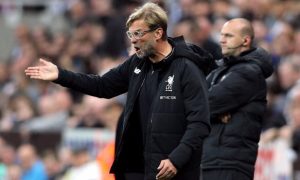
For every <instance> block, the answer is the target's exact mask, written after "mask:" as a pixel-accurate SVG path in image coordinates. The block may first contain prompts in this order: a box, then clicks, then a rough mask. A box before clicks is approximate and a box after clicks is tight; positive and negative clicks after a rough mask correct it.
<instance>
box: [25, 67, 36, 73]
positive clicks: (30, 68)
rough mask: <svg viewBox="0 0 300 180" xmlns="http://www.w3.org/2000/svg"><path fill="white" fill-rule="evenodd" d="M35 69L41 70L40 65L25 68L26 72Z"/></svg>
mask: <svg viewBox="0 0 300 180" xmlns="http://www.w3.org/2000/svg"><path fill="white" fill-rule="evenodd" d="M35 70H39V67H37V66H33V67H28V68H26V69H25V72H26V71H35Z"/></svg>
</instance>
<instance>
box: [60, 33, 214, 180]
mask: <svg viewBox="0 0 300 180" xmlns="http://www.w3.org/2000/svg"><path fill="white" fill-rule="evenodd" d="M169 41H170V43H171V44H172V46H173V47H174V52H173V53H172V55H171V56H172V58H168V59H171V60H169V61H166V62H164V65H163V68H162V70H161V71H160V73H159V86H158V87H159V88H158V90H157V94H156V95H155V96H154V97H153V98H154V100H153V103H152V106H151V107H152V112H151V118H150V121H149V123H148V126H147V141H146V142H147V143H146V145H145V147H143V144H142V139H141V138H142V135H141V130H140V129H141V127H140V126H139V123H138V122H139V120H138V119H137V113H136V110H137V108H136V101H137V97H138V94H139V90H140V88H141V86H142V85H143V83H144V79H145V72H147V68H150V67H149V65H148V64H149V60H146V59H140V58H138V57H137V56H136V55H133V56H132V57H130V58H129V59H128V60H127V61H125V62H124V63H123V64H121V65H120V66H118V67H116V68H114V69H112V70H110V71H109V72H108V73H106V74H105V75H103V76H102V77H100V76H97V75H84V74H79V73H72V72H70V71H66V70H63V69H59V78H58V79H57V80H56V81H55V82H56V83H59V84H61V85H63V86H66V87H70V88H72V89H75V90H78V91H80V92H83V93H85V94H89V95H92V96H97V97H104V98H111V97H114V96H117V95H119V94H122V93H125V92H128V94H127V102H126V107H125V110H124V114H123V120H122V132H121V134H120V140H119V143H118V144H117V152H116V157H115V161H114V163H113V166H112V169H111V171H112V172H114V173H120V172H143V171H144V170H145V177H146V178H145V179H151V180H153V179H155V176H156V174H157V173H158V170H157V167H158V165H159V163H160V161H161V160H162V159H167V158H169V159H170V160H171V161H172V163H173V164H174V165H175V166H176V168H177V169H178V170H179V171H178V174H177V176H176V178H174V179H181V180H185V179H190V180H192V179H198V177H199V166H200V162H201V159H200V158H201V150H202V141H203V139H204V138H205V137H206V136H207V135H208V134H209V131H210V123H209V107H208V94H207V85H206V81H205V75H204V73H203V71H207V69H206V65H207V59H206V58H205V56H203V57H200V56H199V55H197V54H195V53H193V52H192V51H191V48H190V47H188V46H187V45H186V44H185V43H183V41H182V39H173V40H172V39H169ZM193 48H195V47H193ZM200 68H203V71H202V70H200ZM170 78H171V79H170ZM172 78H173V80H172ZM144 149H145V151H144ZM143 152H144V153H145V154H143ZM144 157H145V159H144ZM144 162H145V164H144ZM144 165H145V166H144Z"/></svg>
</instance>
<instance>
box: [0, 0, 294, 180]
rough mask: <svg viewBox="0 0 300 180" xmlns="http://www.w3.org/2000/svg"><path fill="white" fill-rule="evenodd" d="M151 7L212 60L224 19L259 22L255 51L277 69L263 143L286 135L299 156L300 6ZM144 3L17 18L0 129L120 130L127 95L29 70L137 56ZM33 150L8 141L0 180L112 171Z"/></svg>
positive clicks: (102, 68)
mask: <svg viewBox="0 0 300 180" xmlns="http://www.w3.org/2000/svg"><path fill="white" fill-rule="evenodd" d="M9 2H11V3H13V1H6V4H4V3H2V4H1V13H2V14H3V15H5V13H10V12H9V11H10V9H11V10H15V9H14V8H7V7H13V6H14V4H9ZM154 2H157V3H159V4H160V5H161V6H163V7H164V8H165V9H166V10H167V12H168V15H169V23H170V24H169V29H168V33H169V36H178V35H184V37H185V39H186V41H189V42H192V43H195V44H197V45H199V46H200V47H203V48H204V49H206V50H207V51H209V52H210V53H211V54H212V55H213V56H214V58H215V59H219V58H221V52H220V48H219V45H218V38H219V35H220V34H219V32H220V28H221V26H222V25H223V23H224V22H225V21H227V20H228V19H231V18H234V17H244V18H247V19H249V20H250V21H251V22H252V23H253V26H254V30H255V42H256V45H258V46H261V47H263V48H265V49H267V50H268V51H269V52H270V53H271V55H272V62H273V65H274V67H275V73H274V74H273V76H272V77H271V78H269V79H268V110H267V113H266V117H265V121H264V122H263V132H262V136H264V134H265V133H266V134H268V138H265V139H267V140H269V141H272V140H273V139H276V138H278V137H284V138H285V139H286V140H287V141H288V142H290V147H291V148H292V149H293V150H294V151H295V152H296V154H299V155H300V88H299V87H300V81H299V79H300V21H299V19H300V2H299V1H297V0H251V1H249V0H161V1H159V0H155V1H154ZM142 3H143V0H122V1H117V0H64V1H63V0H61V1H58V0H56V1H50V2H49V3H47V4H45V8H44V9H43V10H42V11H40V12H38V13H37V15H38V16H40V17H42V18H40V21H37V22H36V24H35V25H34V26H29V25H28V24H26V23H23V22H22V21H20V22H19V23H18V24H17V25H16V26H15V28H14V37H13V38H14V40H15V44H14V47H13V48H12V49H11V53H10V56H9V58H8V59H2V60H0V132H2V133H5V132H18V133H25V134H26V133H30V132H40V133H43V132H57V133H61V132H62V131H64V129H66V128H82V127H84V128H107V129H110V130H111V131H115V128H116V123H117V121H118V118H119V115H120V114H121V112H122V108H123V105H124V102H125V98H126V95H122V96H119V97H116V98H114V99H110V100H106V99H98V98H93V97H90V96H86V95H82V94H80V93H78V92H76V91H72V90H69V89H66V88H62V87H59V86H57V85H55V84H53V83H50V82H42V81H32V80H30V79H29V78H27V77H25V75H24V69H25V68H26V67H28V66H30V65H33V64H35V63H38V59H39V58H40V57H43V58H45V59H47V60H50V61H52V62H54V63H55V64H56V65H58V66H60V67H63V68H66V69H69V70H73V71H76V72H81V73H92V74H99V75H101V74H103V73H105V72H107V71H108V70H109V69H110V68H112V67H114V66H117V65H118V64H120V63H121V62H123V61H125V60H126V58H127V57H128V56H129V55H130V54H131V53H132V51H131V47H130V42H129V40H128V39H127V37H126V28H125V22H126V19H127V16H128V15H129V14H130V13H131V12H132V10H133V9H135V8H136V7H137V6H139V5H141V4H142ZM22 13H24V14H25V13H30V12H26V11H22ZM35 13H36V12H35ZM59 22H60V23H61V22H63V23H62V24H63V28H56V25H57V26H58V24H59ZM60 25H61V24H60ZM4 43H5V42H4ZM271 131H272V136H270V132H271ZM36 152H37V151H36V149H35V145H34V144H24V145H22V146H19V147H13V146H12V145H10V143H9V142H6V141H5V139H3V138H2V139H1V141H0V179H3V178H6V179H24V180H25V179H31V180H34V177H35V176H36V175H38V177H39V178H38V179H43V178H41V177H44V179H57V177H60V178H65V179H74V177H76V173H79V174H80V173H82V174H84V173H85V171H86V170H85V169H84V168H81V169H80V167H82V165H83V164H85V165H86V166H85V168H86V169H92V170H90V171H89V172H95V173H96V174H94V175H93V173H89V174H88V175H90V176H95V177H99V178H100V177H101V174H102V177H103V176H104V175H103V174H105V173H103V171H104V169H106V170H105V171H107V169H108V168H105V166H104V165H103V163H102V165H101V163H99V162H98V163H97V164H96V165H95V164H93V163H94V161H95V160H96V159H95V158H90V157H89V154H88V153H87V152H88V151H87V150H86V149H84V148H83V149H70V150H66V149H59V150H57V151H54V152H52V151H51V152H50V151H49V152H44V153H42V154H41V153H36ZM63 153H65V154H63ZM99 154H101V152H99ZM74 155H75V156H74ZM100 159H101V158H100ZM96 162H97V161H96ZM58 164H59V165H58ZM99 164H100V165H99ZM98 166H99V167H102V171H101V168H97V167H98ZM76 170H77V171H76ZM75 171H76V172H75ZM101 172H102V173H101ZM72 173H73V175H72ZM97 173H98V174H97ZM72 177H73V178H72ZM77 177H79V176H77ZM80 177H81V176H80ZM85 177H87V176H85ZM109 178H111V177H108V176H107V177H106V178H103V179H109ZM75 179H76V178H75Z"/></svg>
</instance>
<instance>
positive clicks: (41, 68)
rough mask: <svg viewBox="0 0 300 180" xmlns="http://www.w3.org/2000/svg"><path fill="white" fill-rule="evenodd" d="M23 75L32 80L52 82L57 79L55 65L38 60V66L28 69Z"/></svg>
mask: <svg viewBox="0 0 300 180" xmlns="http://www.w3.org/2000/svg"><path fill="white" fill-rule="evenodd" d="M25 74H26V75H27V76H29V77H30V78H32V79H41V80H48V81H53V80H55V79H57V78H58V68H57V66H56V65H55V64H53V63H51V62H48V61H45V60H44V59H40V61H39V65H37V66H32V67H28V68H27V69H25Z"/></svg>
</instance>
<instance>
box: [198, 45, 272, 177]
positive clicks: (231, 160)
mask: <svg viewBox="0 0 300 180" xmlns="http://www.w3.org/2000/svg"><path fill="white" fill-rule="evenodd" d="M270 59H271V58H270V55H269V54H268V53H267V52H266V51H265V50H263V49H261V48H254V49H251V50H250V51H247V52H244V53H242V54H241V56H240V57H236V58H234V57H229V58H226V59H223V63H224V65H222V66H220V67H219V68H217V69H215V70H214V71H213V72H211V73H210V74H209V75H208V77H207V82H208V84H209V103H210V113H211V126H212V130H211V133H210V135H209V137H207V138H206V139H205V142H204V145H203V158H202V168H203V169H204V170H206V169H224V168H225V169H226V168H231V169H236V170H239V171H241V172H243V173H245V174H247V175H248V176H249V177H253V173H254V165H255V161H256V156H257V149H258V142H259V137H260V133H261V128H262V121H263V115H264V112H265V109H266V81H265V79H266V78H267V77H269V76H270V75H271V74H272V72H273V68H272V65H271V62H270ZM224 113H230V114H231V119H230V121H229V123H227V124H225V123H222V122H221V121H220V120H219V119H218V116H219V115H222V114H224Z"/></svg>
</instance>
